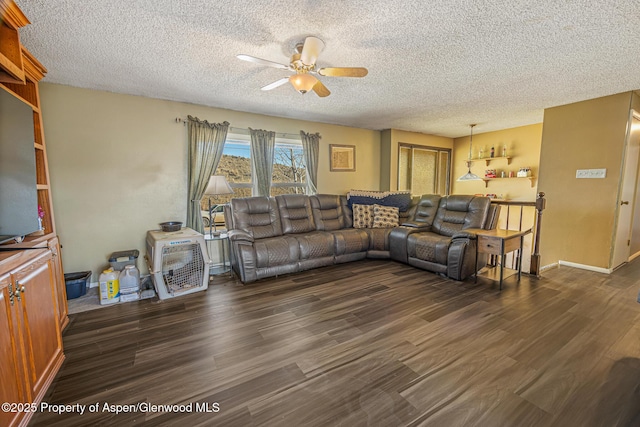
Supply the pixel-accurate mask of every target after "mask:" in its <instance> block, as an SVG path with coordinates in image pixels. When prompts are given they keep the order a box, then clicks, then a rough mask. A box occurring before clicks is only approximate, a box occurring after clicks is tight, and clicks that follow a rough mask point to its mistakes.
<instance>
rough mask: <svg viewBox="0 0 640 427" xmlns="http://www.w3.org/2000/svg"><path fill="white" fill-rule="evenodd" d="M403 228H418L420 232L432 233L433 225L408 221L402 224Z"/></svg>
mask: <svg viewBox="0 0 640 427" xmlns="http://www.w3.org/2000/svg"><path fill="white" fill-rule="evenodd" d="M401 226H402V227H410V228H418V229H420V231H431V224H425V223H424V222H416V221H407V222H403V223H402V224H401Z"/></svg>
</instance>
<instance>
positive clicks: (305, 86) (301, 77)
mask: <svg viewBox="0 0 640 427" xmlns="http://www.w3.org/2000/svg"><path fill="white" fill-rule="evenodd" d="M289 81H290V82H291V84H292V85H293V87H294V88H295V89H296V90H297V91H298V92H300V93H307V92H309V91H310V90H311V89H313V85H315V84H316V82H317V81H318V79H316V78H315V77H313V76H312V75H311V74H296V75H293V76H291V77H289Z"/></svg>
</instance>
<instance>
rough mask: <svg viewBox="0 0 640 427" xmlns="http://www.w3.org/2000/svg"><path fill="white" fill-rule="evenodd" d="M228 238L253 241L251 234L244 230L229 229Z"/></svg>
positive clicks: (235, 240)
mask: <svg viewBox="0 0 640 427" xmlns="http://www.w3.org/2000/svg"><path fill="white" fill-rule="evenodd" d="M228 235H229V240H231V241H232V242H239V241H243V242H251V243H253V242H254V239H253V236H251V234H249V233H247V232H246V231H242V230H229V233H228Z"/></svg>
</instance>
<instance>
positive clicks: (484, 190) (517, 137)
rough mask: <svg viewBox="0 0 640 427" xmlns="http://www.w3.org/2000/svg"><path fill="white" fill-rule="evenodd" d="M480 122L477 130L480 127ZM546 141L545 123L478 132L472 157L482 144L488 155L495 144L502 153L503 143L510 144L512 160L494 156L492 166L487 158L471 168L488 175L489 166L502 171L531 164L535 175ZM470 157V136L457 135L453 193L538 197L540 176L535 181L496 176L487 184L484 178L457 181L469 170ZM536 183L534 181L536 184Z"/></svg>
mask: <svg viewBox="0 0 640 427" xmlns="http://www.w3.org/2000/svg"><path fill="white" fill-rule="evenodd" d="M479 128H480V126H478V127H476V128H475V129H474V131H478V130H480V129H479ZM541 143H542V123H539V124H535V125H529V126H521V127H517V128H511V129H505V130H500V131H495V132H486V133H478V134H476V133H475V132H474V135H473V147H472V149H473V153H472V158H477V157H478V152H479V150H480V149H481V148H482V149H483V150H484V156H485V157H488V156H489V155H490V151H491V146H494V148H495V155H496V156H502V147H503V146H504V145H505V144H506V145H507V156H511V157H512V159H511V161H510V163H507V160H506V159H494V160H491V161H490V163H489V166H487V164H486V162H485V161H475V162H473V163H472V164H471V172H473V173H475V174H476V175H478V176H479V177H481V178H482V177H484V174H485V170H486V169H495V170H496V172H497V173H498V174H499V173H500V172H501V171H503V170H504V171H505V172H506V174H507V176H508V175H509V171H513V172H514V173H517V172H518V170H519V169H520V168H522V167H530V168H531V172H532V175H533V176H534V177H537V176H538V164H539V163H540V145H541ZM468 157H469V137H468V136H465V137H462V138H456V139H455V140H454V151H453V159H454V164H453V167H452V170H453V177H452V178H451V183H452V194H496V195H497V196H498V197H500V195H502V196H503V198H505V199H508V200H518V201H534V200H535V199H536V194H537V192H536V189H537V183H538V180H537V179H536V180H533V183H532V182H531V181H530V180H528V179H519V178H516V179H496V180H493V181H490V182H489V183H488V184H487V185H486V186H485V183H484V182H483V181H466V182H457V181H456V180H457V179H458V178H459V177H461V176H462V175H464V174H465V173H467V165H466V161H465V160H466V159H467V158H468ZM532 184H533V185H532Z"/></svg>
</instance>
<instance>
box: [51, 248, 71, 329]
mask: <svg viewBox="0 0 640 427" xmlns="http://www.w3.org/2000/svg"><path fill="white" fill-rule="evenodd" d="M48 245H49V250H50V251H51V256H52V257H53V259H52V260H51V263H52V265H53V270H52V272H53V283H54V285H55V287H56V299H57V310H58V319H59V323H60V330H64V328H66V327H67V324H68V323H69V317H68V314H69V308H68V306H67V288H66V285H65V281H64V274H63V273H62V257H61V255H60V253H61V249H60V242H59V241H58V238H57V237H54V238H53V239H51V240H49V242H48Z"/></svg>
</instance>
